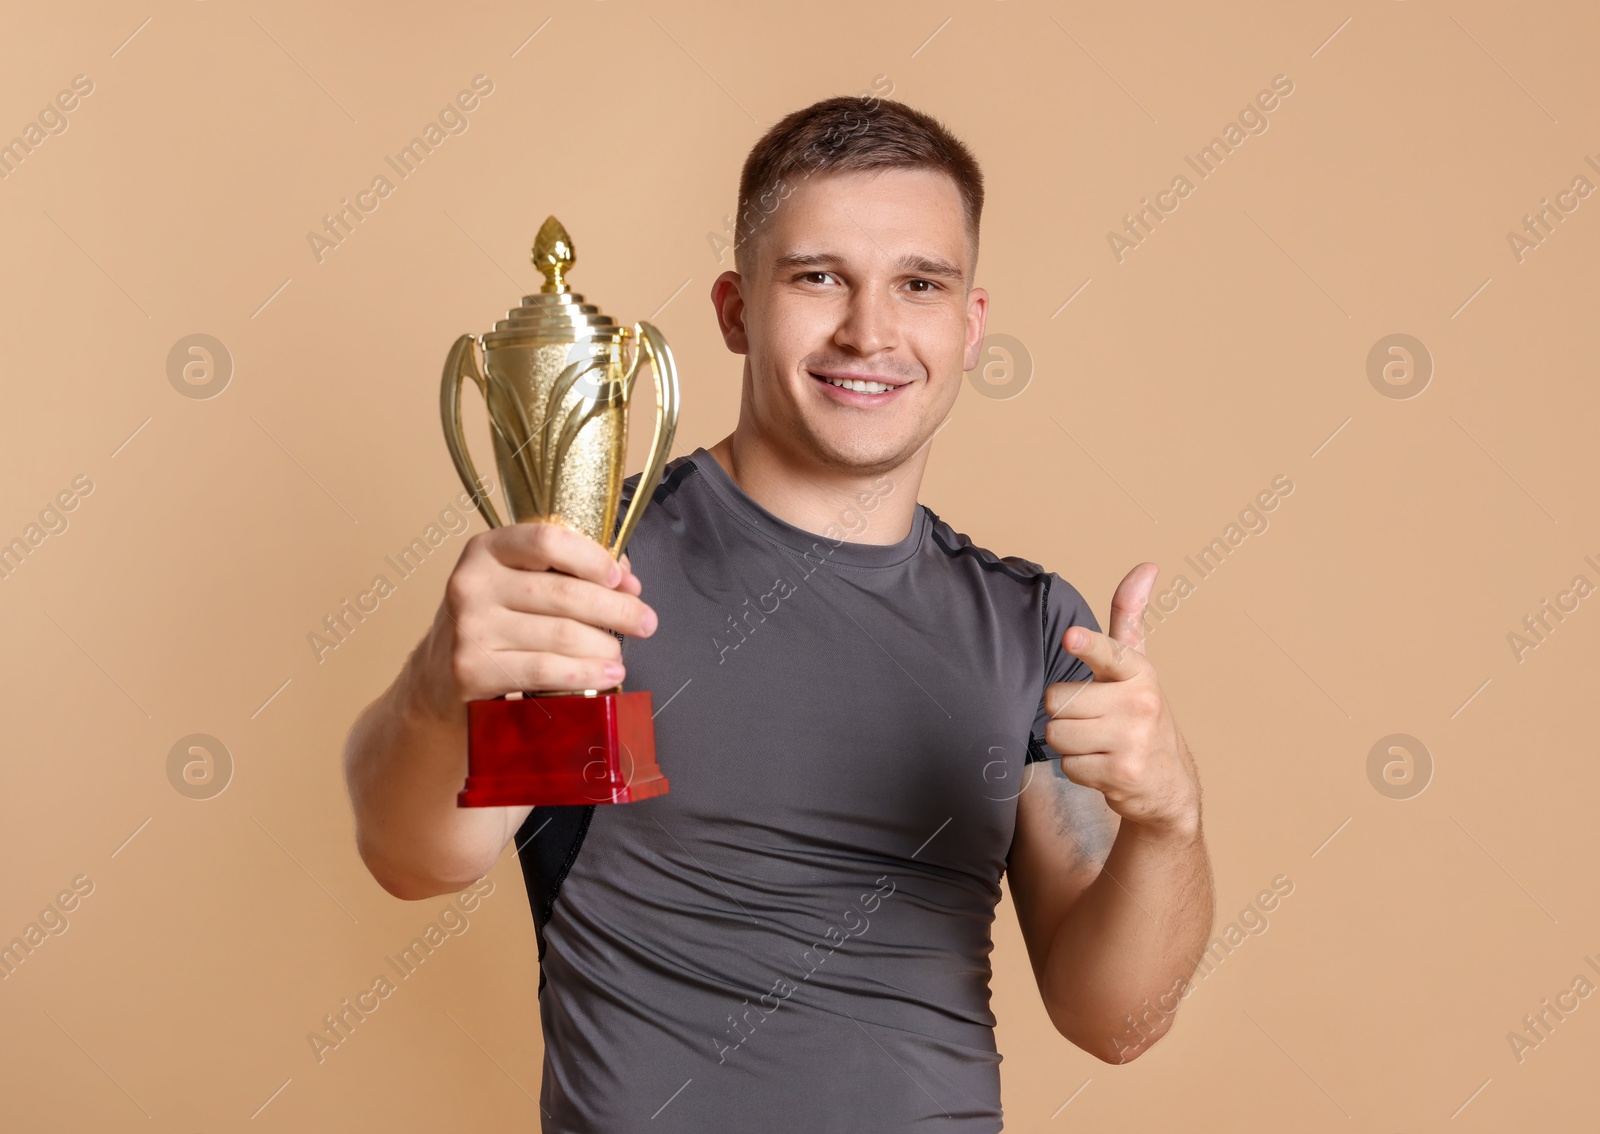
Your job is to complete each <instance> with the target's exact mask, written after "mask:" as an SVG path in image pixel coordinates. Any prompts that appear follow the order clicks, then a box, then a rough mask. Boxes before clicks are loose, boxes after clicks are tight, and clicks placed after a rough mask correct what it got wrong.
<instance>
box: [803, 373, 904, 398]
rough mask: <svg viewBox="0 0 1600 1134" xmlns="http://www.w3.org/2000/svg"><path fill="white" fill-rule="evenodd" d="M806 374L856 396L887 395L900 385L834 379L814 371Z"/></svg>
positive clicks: (865, 379)
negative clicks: (851, 392) (856, 394)
mask: <svg viewBox="0 0 1600 1134" xmlns="http://www.w3.org/2000/svg"><path fill="white" fill-rule="evenodd" d="M807 373H808V374H810V375H811V377H813V378H815V379H817V380H818V381H820V382H826V383H828V385H830V386H836V387H838V388H839V389H841V390H852V391H854V392H855V393H858V394H887V393H889V392H890V391H891V390H895V389H898V388H899V386H900V385H901V384H900V383H895V382H879V381H876V380H874V379H871V378H835V377H833V376H831V375H828V374H819V373H817V372H816V371H815V370H810V371H807Z"/></svg>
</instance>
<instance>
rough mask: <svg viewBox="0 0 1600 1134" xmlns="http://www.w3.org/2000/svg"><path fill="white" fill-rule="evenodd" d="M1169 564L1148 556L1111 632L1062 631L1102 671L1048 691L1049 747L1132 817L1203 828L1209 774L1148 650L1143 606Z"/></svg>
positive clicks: (1155, 827) (1171, 828)
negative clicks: (1201, 768)
mask: <svg viewBox="0 0 1600 1134" xmlns="http://www.w3.org/2000/svg"><path fill="white" fill-rule="evenodd" d="M1158 574H1160V568H1158V567H1157V566H1156V565H1155V564H1154V563H1141V564H1139V566H1137V567H1135V568H1134V569H1133V570H1132V571H1129V572H1128V574H1127V575H1126V576H1125V577H1124V578H1123V580H1122V582H1121V583H1120V584H1118V586H1117V592H1116V594H1115V595H1113V596H1112V599H1111V618H1110V621H1109V624H1108V625H1109V627H1110V630H1111V632H1110V633H1109V634H1098V633H1096V632H1095V631H1093V630H1090V629H1089V628H1088V627H1086V626H1073V627H1071V628H1070V629H1068V630H1067V632H1066V633H1065V634H1064V635H1063V636H1062V645H1063V646H1064V647H1065V648H1066V650H1067V652H1068V653H1070V654H1072V655H1074V656H1075V657H1078V658H1081V659H1082V660H1083V661H1084V662H1085V663H1086V664H1087V665H1088V666H1089V669H1090V670H1091V671H1093V673H1094V680H1093V681H1064V682H1060V683H1059V684H1056V685H1052V686H1050V687H1049V688H1048V689H1047V690H1046V691H1045V708H1046V710H1047V711H1048V712H1049V714H1050V717H1051V720H1050V724H1049V726H1048V727H1047V728H1046V730H1045V739H1046V740H1047V741H1048V742H1049V744H1050V747H1052V748H1054V749H1055V750H1056V751H1057V752H1059V753H1061V770H1062V771H1063V772H1064V773H1065V774H1066V776H1067V778H1068V779H1070V780H1072V781H1073V782H1074V783H1077V784H1082V785H1083V786H1085V787H1091V788H1094V789H1095V790H1096V791H1099V792H1100V793H1101V794H1102V795H1104V796H1105V800H1106V803H1107V804H1108V805H1109V806H1110V808H1111V809H1112V810H1113V811H1115V812H1116V813H1117V814H1118V815H1120V816H1122V818H1123V820H1124V822H1127V823H1132V824H1135V825H1136V826H1138V827H1141V828H1144V829H1146V830H1147V831H1149V832H1150V833H1152V834H1159V835H1162V836H1177V837H1194V836H1195V835H1197V834H1198V833H1199V829H1200V780H1199V776H1198V774H1197V773H1196V771H1195V766H1194V759H1193V757H1191V756H1190V754H1189V748H1188V745H1186V744H1185V743H1184V741H1183V737H1182V736H1180V735H1179V733H1178V726H1177V724H1176V723H1175V722H1174V721H1173V719H1172V711H1171V709H1170V708H1169V707H1168V705H1167V699H1166V697H1165V696H1164V695H1163V694H1162V692H1161V686H1160V684H1159V682H1157V680H1156V668H1155V666H1154V665H1153V664H1151V662H1150V659H1149V658H1147V657H1145V655H1144V630H1143V618H1144V610H1145V606H1146V604H1147V603H1149V601H1150V591H1151V589H1152V588H1153V587H1154V586H1155V581H1156V576H1157V575H1158Z"/></svg>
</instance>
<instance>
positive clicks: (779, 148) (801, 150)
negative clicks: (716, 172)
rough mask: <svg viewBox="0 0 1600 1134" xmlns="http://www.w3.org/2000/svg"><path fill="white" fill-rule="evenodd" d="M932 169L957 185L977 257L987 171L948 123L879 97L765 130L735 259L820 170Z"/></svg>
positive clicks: (748, 162)
mask: <svg viewBox="0 0 1600 1134" xmlns="http://www.w3.org/2000/svg"><path fill="white" fill-rule="evenodd" d="M880 169H931V170H936V171H938V172H940V173H943V174H946V175H947V176H949V177H950V179H951V180H953V181H954V182H955V183H956V189H957V190H958V191H959V192H960V194H961V206H962V212H963V214H964V218H965V220H966V226H967V238H968V239H969V240H970V241H971V242H972V249H973V253H974V255H976V253H977V248H978V222H979V220H980V219H981V217H982V216H983V171H982V170H980V169H979V168H978V162H977V159H976V158H974V157H973V156H972V151H971V150H969V149H968V148H967V147H966V145H965V144H964V143H963V142H962V141H961V139H959V138H957V137H956V136H955V135H954V134H952V133H951V132H950V131H949V130H947V129H946V128H945V127H944V126H943V124H941V123H940V122H939V121H938V120H937V119H935V118H933V117H932V116H930V115H927V114H924V113H922V112H921V111H920V110H913V109H912V108H911V107H909V106H907V105H906V104H905V103H903V102H895V101H894V100H893V99H882V98H877V97H874V96H872V95H860V96H856V97H851V96H840V97H838V98H827V99H823V100H822V101H821V102H814V103H812V104H811V105H810V106H807V107H804V108H803V109H800V110H796V111H794V112H793V113H791V114H788V115H786V116H785V117H784V118H783V120H782V121H780V122H779V123H778V124H777V125H775V126H773V127H772V129H770V130H768V131H767V132H766V133H765V134H763V135H762V137H761V140H760V141H758V142H757V143H756V144H755V145H754V146H753V147H751V149H750V155H749V157H747V158H745V162H744V169H743V171H742V172H741V173H740V175H739V212H738V219H737V221H736V222H735V224H734V261H735V263H736V264H738V265H739V268H740V271H743V270H744V269H745V267H746V265H747V257H748V256H749V251H748V245H749V243H750V241H751V239H752V238H753V237H754V236H755V235H756V234H757V233H759V232H760V231H761V228H762V226H763V224H764V223H765V222H766V220H767V218H768V217H770V216H771V215H772V214H773V213H774V212H776V211H777V210H778V208H780V207H781V204H782V202H783V200H784V199H785V198H787V197H788V196H789V194H791V193H793V192H794V190H795V188H796V187H798V186H799V185H801V184H803V183H804V182H805V180H806V179H807V178H809V177H812V176H813V175H816V174H820V173H846V172H852V173H853V172H860V171H866V170H880Z"/></svg>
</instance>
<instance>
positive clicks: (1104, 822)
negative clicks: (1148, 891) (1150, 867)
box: [1007, 742, 1122, 967]
mask: <svg viewBox="0 0 1600 1134" xmlns="http://www.w3.org/2000/svg"><path fill="white" fill-rule="evenodd" d="M1032 749H1033V752H1041V751H1042V752H1043V753H1045V754H1047V755H1046V758H1045V759H1040V760H1035V761H1034V762H1033V763H1030V764H1029V765H1028V766H1027V772H1026V778H1025V779H1024V784H1025V785H1026V786H1025V787H1024V788H1023V790H1022V794H1021V795H1019V796H1018V797H1017V821H1016V829H1015V832H1014V833H1013V835H1012V840H1011V853H1010V855H1009V857H1008V859H1007V873H1008V875H1009V877H1010V879H1011V896H1012V900H1013V901H1014V902H1015V903H1016V907H1017V919H1018V921H1019V922H1020V923H1021V926H1022V935H1023V938H1024V939H1025V940H1026V941H1027V944H1028V953H1029V955H1030V957H1032V958H1033V960H1034V964H1035V966H1036V967H1037V965H1038V964H1039V963H1041V962H1042V961H1043V960H1044V949H1045V948H1047V947H1048V945H1049V942H1050V940H1051V939H1052V938H1053V937H1054V934H1055V931H1056V929H1057V927H1059V926H1060V924H1061V920H1062V918H1064V917H1065V916H1066V914H1067V911H1068V910H1070V909H1071V908H1072V906H1073V905H1074V904H1075V903H1076V902H1077V900H1078V899H1079V898H1080V897H1081V896H1082V895H1083V892H1084V891H1085V890H1087V889H1088V888H1089V886H1090V885H1091V884H1092V883H1093V882H1094V880H1095V879H1096V878H1098V877H1099V876H1100V870H1101V868H1102V867H1103V866H1104V865H1105V861H1106V858H1107V857H1108V856H1109V855H1110V854H1111V845H1112V844H1113V843H1114V842H1116V838H1117V831H1118V829H1119V828H1120V826H1121V822H1122V820H1121V819H1120V818H1119V817H1118V815H1117V813H1116V812H1115V811H1112V810H1111V808H1110V807H1109V806H1108V805H1107V804H1106V800H1105V796H1103V795H1101V794H1100V792H1098V791H1096V790H1095V789H1094V788H1089V787H1084V786H1083V785H1081V784H1075V783H1073V782H1072V781H1071V780H1069V779H1068V778H1067V776H1066V773H1065V772H1063V771H1062V770H1061V758H1060V757H1059V756H1057V755H1056V754H1055V752H1054V751H1053V750H1052V749H1050V748H1048V747H1047V746H1044V745H1043V744H1042V742H1035V744H1034V745H1033V746H1032Z"/></svg>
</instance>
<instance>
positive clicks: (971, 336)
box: [961, 287, 989, 370]
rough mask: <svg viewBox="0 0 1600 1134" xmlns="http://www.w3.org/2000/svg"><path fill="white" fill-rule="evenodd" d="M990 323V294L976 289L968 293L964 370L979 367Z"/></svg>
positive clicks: (962, 365) (962, 367) (962, 366)
mask: <svg viewBox="0 0 1600 1134" xmlns="http://www.w3.org/2000/svg"><path fill="white" fill-rule="evenodd" d="M988 322H989V293H988V292H987V291H984V290H983V288H981V287H975V288H973V289H972V290H971V291H969V292H968V293H967V350H966V355H965V356H964V357H963V359H962V362H961V369H962V370H971V369H973V368H974V367H975V366H977V365H978V355H979V353H980V351H981V350H982V349H983V331H984V328H985V327H986V326H987V325H988Z"/></svg>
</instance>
